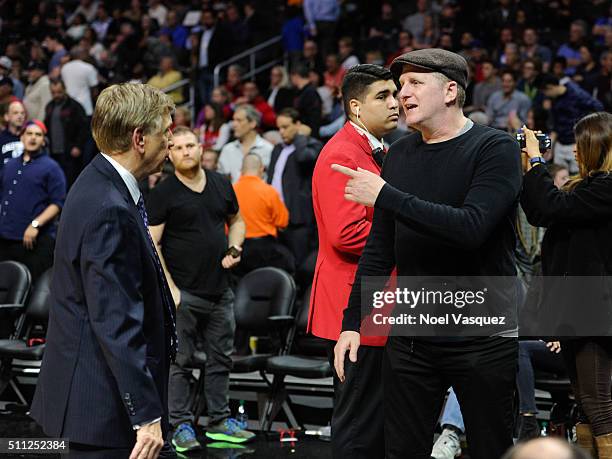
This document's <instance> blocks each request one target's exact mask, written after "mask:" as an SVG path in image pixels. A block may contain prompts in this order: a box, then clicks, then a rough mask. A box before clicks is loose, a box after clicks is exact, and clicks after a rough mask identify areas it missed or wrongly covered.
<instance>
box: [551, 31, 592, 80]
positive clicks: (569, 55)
mask: <svg viewBox="0 0 612 459" xmlns="http://www.w3.org/2000/svg"><path fill="white" fill-rule="evenodd" d="M586 38H587V25H586V22H584V21H583V20H581V19H578V20H575V21H572V23H571V25H570V29H569V41H568V42H567V43H564V44H562V45H561V46H560V47H559V49H558V50H557V56H562V57H564V58H566V59H567V67H566V69H565V73H566V75H568V76H573V75H574V74H575V73H576V68H577V67H578V66H579V65H580V47H581V46H582V45H583V44H584V43H585V40H586Z"/></svg>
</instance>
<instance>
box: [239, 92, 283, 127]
mask: <svg viewBox="0 0 612 459" xmlns="http://www.w3.org/2000/svg"><path fill="white" fill-rule="evenodd" d="M242 94H243V95H242V97H238V98H237V99H236V100H235V103H236V105H241V104H250V105H252V106H253V107H255V110H257V111H258V112H259V114H260V115H261V128H262V129H263V130H264V131H266V130H268V129H274V128H275V127H276V113H274V109H273V108H272V107H270V105H269V104H268V102H266V99H264V98H263V97H262V96H261V95H260V94H259V88H258V87H257V84H256V83H255V82H254V81H246V82H245V83H244V84H243V85H242Z"/></svg>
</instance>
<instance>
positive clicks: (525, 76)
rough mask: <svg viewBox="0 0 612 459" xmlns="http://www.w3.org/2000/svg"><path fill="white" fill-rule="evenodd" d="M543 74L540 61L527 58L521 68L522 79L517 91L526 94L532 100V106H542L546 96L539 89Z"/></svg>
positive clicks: (517, 85)
mask: <svg viewBox="0 0 612 459" xmlns="http://www.w3.org/2000/svg"><path fill="white" fill-rule="evenodd" d="M540 73H542V67H541V64H540V61H538V60H537V59H531V58H529V57H528V58H527V59H525V60H524V61H523V64H522V67H521V79H520V80H519V81H518V83H517V84H516V89H517V90H518V91H521V92H522V93H524V94H525V95H526V96H527V97H529V99H530V100H531V103H532V105H536V106H541V105H542V101H543V100H544V96H543V95H542V93H541V92H540V91H538V87H537V78H538V75H539V74H540Z"/></svg>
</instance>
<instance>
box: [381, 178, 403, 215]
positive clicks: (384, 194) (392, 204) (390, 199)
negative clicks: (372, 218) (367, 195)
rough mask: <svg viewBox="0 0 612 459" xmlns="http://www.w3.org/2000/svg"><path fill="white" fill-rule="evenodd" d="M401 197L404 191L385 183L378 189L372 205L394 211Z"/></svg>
mask: <svg viewBox="0 0 612 459" xmlns="http://www.w3.org/2000/svg"><path fill="white" fill-rule="evenodd" d="M403 197H404V193H402V192H401V191H400V190H398V189H397V188H395V187H393V186H391V185H389V184H388V183H385V184H384V186H383V187H382V189H381V190H380V193H378V197H377V198H376V202H375V203H374V207H378V208H379V209H383V210H390V211H395V210H396V209H397V208H398V207H399V205H400V202H401V200H402V198H403Z"/></svg>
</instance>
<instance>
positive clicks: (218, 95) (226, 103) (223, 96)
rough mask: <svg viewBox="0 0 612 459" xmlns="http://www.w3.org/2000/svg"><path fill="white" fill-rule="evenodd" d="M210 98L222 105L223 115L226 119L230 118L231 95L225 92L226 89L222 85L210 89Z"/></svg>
mask: <svg viewBox="0 0 612 459" xmlns="http://www.w3.org/2000/svg"><path fill="white" fill-rule="evenodd" d="M210 100H211V102H214V103H215V104H219V105H221V107H223V117H224V118H225V120H226V121H228V120H231V119H232V113H233V109H232V97H231V95H230V93H229V92H227V89H225V88H224V87H223V86H217V87H216V88H215V89H213V90H212V93H211V96H210Z"/></svg>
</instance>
